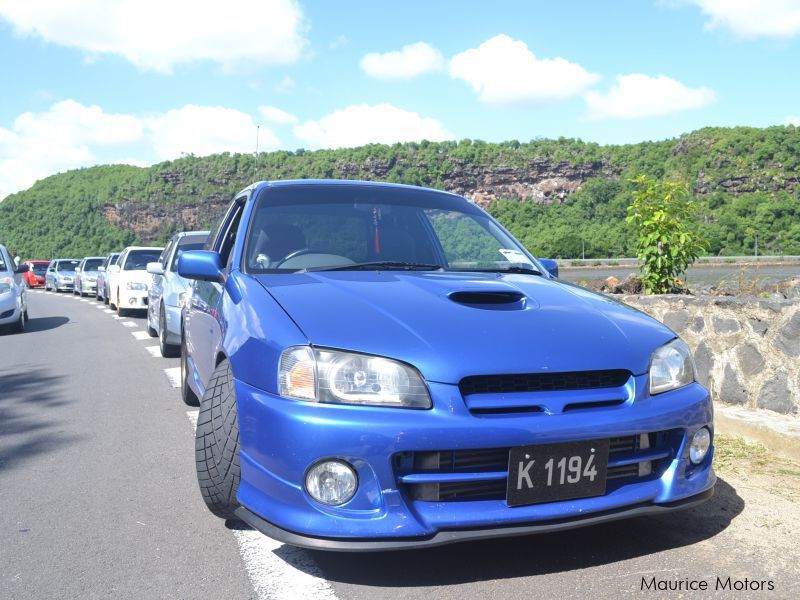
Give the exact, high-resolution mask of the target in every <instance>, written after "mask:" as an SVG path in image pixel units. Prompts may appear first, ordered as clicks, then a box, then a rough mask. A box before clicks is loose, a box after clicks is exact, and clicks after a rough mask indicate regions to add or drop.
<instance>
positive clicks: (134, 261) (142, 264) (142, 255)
mask: <svg viewBox="0 0 800 600" xmlns="http://www.w3.org/2000/svg"><path fill="white" fill-rule="evenodd" d="M161 250H162V249H161V248H154V249H152V250H131V251H130V252H129V253H128V258H127V259H125V266H124V267H122V270H123V271H144V270H145V269H146V268H147V263H149V262H157V261H158V259H159V257H160V256H161Z"/></svg>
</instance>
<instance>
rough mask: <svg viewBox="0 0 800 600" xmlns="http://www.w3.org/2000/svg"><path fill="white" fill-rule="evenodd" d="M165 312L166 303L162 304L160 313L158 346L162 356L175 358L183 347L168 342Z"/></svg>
mask: <svg viewBox="0 0 800 600" xmlns="http://www.w3.org/2000/svg"><path fill="white" fill-rule="evenodd" d="M164 314H165V313H164V305H163V304H162V305H161V311H160V312H159V315H158V332H157V333H158V348H159V350H160V351H161V356H163V357H164V358H175V357H176V356H178V355H179V354H180V352H181V348H180V346H175V345H174V344H168V343H167V333H168V331H167V319H166V317H165V316H164ZM148 328H149V325H148Z"/></svg>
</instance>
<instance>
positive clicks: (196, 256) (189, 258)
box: [178, 250, 225, 283]
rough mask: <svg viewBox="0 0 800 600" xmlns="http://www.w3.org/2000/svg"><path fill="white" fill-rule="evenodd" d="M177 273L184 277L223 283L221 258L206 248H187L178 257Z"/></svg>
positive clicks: (223, 274) (223, 275)
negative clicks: (187, 249)
mask: <svg viewBox="0 0 800 600" xmlns="http://www.w3.org/2000/svg"><path fill="white" fill-rule="evenodd" d="M178 274H179V275H180V276H181V277H185V278H186V279H198V280H200V281H212V282H215V283H223V282H224V281H225V273H224V271H223V267H222V258H221V257H220V255H219V254H217V253H216V252H209V251H208V250H189V251H187V252H184V253H183V254H181V256H180V258H179V259H178Z"/></svg>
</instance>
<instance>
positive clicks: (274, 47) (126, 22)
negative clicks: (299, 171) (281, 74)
mask: <svg viewBox="0 0 800 600" xmlns="http://www.w3.org/2000/svg"><path fill="white" fill-rule="evenodd" d="M0 18H2V19H5V20H6V21H8V22H9V23H11V25H12V26H13V27H14V30H15V32H16V33H18V34H19V35H28V36H36V37H39V38H41V39H43V40H44V41H46V42H50V43H54V44H58V45H61V46H68V47H72V48H78V49H80V50H83V51H84V52H86V53H87V56H88V58H89V60H94V58H95V57H96V56H99V55H103V54H113V55H118V56H122V57H124V58H125V59H127V60H128V61H130V62H131V63H133V64H135V65H136V66H138V67H140V68H142V69H149V70H154V71H160V72H165V73H166V72H170V71H171V69H172V67H173V66H175V65H177V64H181V63H187V62H191V61H195V60H209V61H213V62H216V63H219V64H222V65H225V66H228V67H230V66H233V65H236V64H238V63H245V62H247V63H252V62H256V63H260V64H286V63H291V62H294V61H296V60H297V59H298V58H299V57H300V55H301V53H302V51H303V48H304V47H305V45H306V39H305V37H304V33H305V29H306V25H305V23H304V20H303V13H302V10H301V9H300V6H299V4H298V2H297V0H226V1H225V2H217V1H215V0H168V1H167V2H164V1H163V0H114V1H113V2H108V1H107V0H24V1H20V0H0Z"/></svg>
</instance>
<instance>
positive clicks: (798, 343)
mask: <svg viewBox="0 0 800 600" xmlns="http://www.w3.org/2000/svg"><path fill="white" fill-rule="evenodd" d="M618 298H620V299H621V300H622V301H623V302H625V303H626V304H628V305H630V306H633V307H634V308H638V309H639V310H642V311H644V312H646V313H648V314H650V315H652V316H653V317H655V318H656V319H658V320H659V321H661V322H663V323H664V324H665V325H667V327H669V328H670V329H672V330H673V331H675V333H677V334H678V335H680V336H681V338H683V339H684V341H686V343H687V344H689V346H690V347H691V348H692V350H693V351H694V358H695V362H696V363H697V373H698V379H699V381H700V382H701V383H702V384H703V385H705V386H706V387H708V388H709V389H710V390H711V393H712V396H713V398H714V399H715V400H718V401H721V402H724V403H727V404H738V405H743V406H746V407H749V408H766V409H770V410H774V411H777V412H781V413H787V414H797V413H798V412H800V302H798V300H797V299H780V300H774V299H758V298H753V297H750V298H732V297H715V296H676V295H664V296H621V297H619V296H618Z"/></svg>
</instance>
